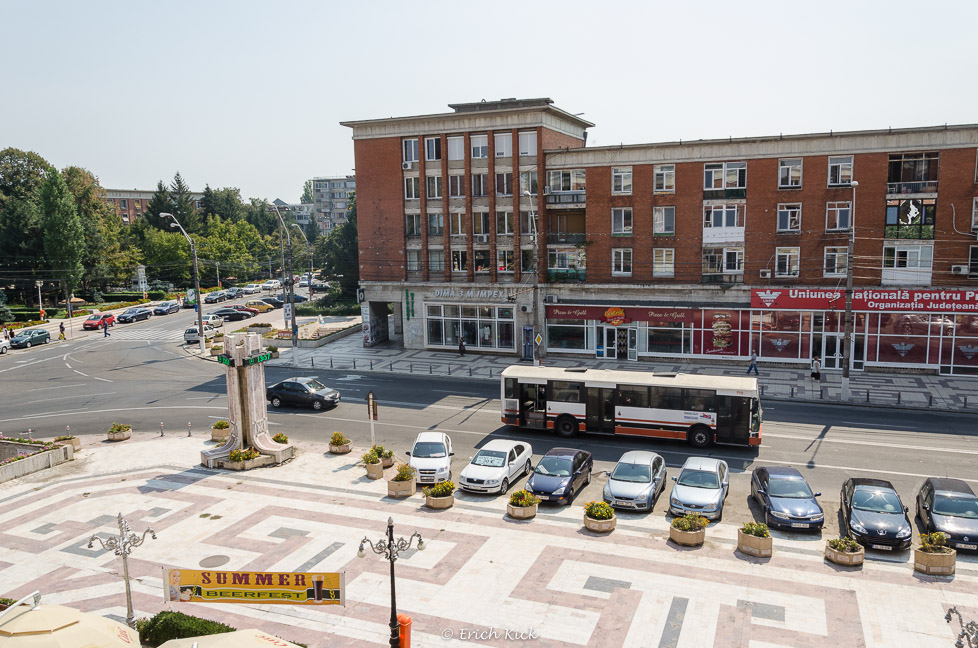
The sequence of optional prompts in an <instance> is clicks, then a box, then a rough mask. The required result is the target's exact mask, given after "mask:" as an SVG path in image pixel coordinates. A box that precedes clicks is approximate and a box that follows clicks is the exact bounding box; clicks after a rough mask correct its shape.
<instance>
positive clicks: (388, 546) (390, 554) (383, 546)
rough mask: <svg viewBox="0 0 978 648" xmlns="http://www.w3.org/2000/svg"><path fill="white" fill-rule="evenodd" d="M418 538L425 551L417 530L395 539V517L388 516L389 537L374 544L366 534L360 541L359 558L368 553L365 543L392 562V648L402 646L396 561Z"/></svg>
mask: <svg viewBox="0 0 978 648" xmlns="http://www.w3.org/2000/svg"><path fill="white" fill-rule="evenodd" d="M415 538H417V539H418V549H419V550H420V551H424V550H425V547H426V546H427V545H425V543H424V540H423V539H422V538H421V534H420V533H418V532H417V531H415V532H414V533H413V534H412V535H411V537H410V538H408V539H407V540H405V539H404V538H398V539H397V540H396V541H395V540H394V518H387V539H386V540H381V541H379V542H378V543H377V544H374V543H373V542H371V541H370V540H368V539H367V538H366V536H364V538H363V540H361V541H360V549H359V550H358V551H357V558H363V557H364V556H366V555H367V552H366V551H364V548H363V546H364V545H365V544H367V545H370V549H371V550H372V551H373V552H374V553H375V554H381V555H383V556H384V558H386V559H387V560H389V561H390V563H391V622H390V627H391V639H390V646H391V648H400V645H401V640H400V637H399V636H398V625H397V598H396V596H395V595H394V561H396V560H397V559H398V557H399V556H400V554H401V552H402V551H407V550H408V549H410V548H411V543H413V542H414V539H415Z"/></svg>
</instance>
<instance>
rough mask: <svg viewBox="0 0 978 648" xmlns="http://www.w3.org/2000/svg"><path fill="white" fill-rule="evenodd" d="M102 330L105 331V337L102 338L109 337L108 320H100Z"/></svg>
mask: <svg viewBox="0 0 978 648" xmlns="http://www.w3.org/2000/svg"><path fill="white" fill-rule="evenodd" d="M102 330H103V331H105V335H104V336H103V337H109V320H107V319H103V320H102Z"/></svg>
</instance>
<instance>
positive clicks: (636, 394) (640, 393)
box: [618, 387, 649, 407]
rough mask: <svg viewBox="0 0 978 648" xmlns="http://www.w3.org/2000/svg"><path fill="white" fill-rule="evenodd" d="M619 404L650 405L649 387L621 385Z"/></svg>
mask: <svg viewBox="0 0 978 648" xmlns="http://www.w3.org/2000/svg"><path fill="white" fill-rule="evenodd" d="M618 404H619V405H621V406H623V407H648V406H649V388H648V387H619V388H618Z"/></svg>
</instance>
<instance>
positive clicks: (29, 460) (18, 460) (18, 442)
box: [0, 437, 75, 482]
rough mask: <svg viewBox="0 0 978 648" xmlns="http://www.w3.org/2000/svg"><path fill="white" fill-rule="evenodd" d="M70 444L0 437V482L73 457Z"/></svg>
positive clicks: (73, 452)
mask: <svg viewBox="0 0 978 648" xmlns="http://www.w3.org/2000/svg"><path fill="white" fill-rule="evenodd" d="M74 456H75V451H74V448H73V447H72V446H71V444H61V443H53V442H50V441H37V440H34V439H11V438H5V437H0V482H4V481H7V480H10V479H16V478H17V477H22V476H23V475H27V474H30V473H33V472H37V471H38V470H44V469H45V468H50V467H53V466H56V465H58V464H60V463H64V462H65V461H70V460H72V459H74Z"/></svg>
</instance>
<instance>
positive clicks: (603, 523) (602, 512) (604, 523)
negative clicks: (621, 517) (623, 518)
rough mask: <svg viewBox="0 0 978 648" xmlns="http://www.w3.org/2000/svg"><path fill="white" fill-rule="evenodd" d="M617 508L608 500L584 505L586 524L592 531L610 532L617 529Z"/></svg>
mask: <svg viewBox="0 0 978 648" xmlns="http://www.w3.org/2000/svg"><path fill="white" fill-rule="evenodd" d="M617 520H618V518H616V517H615V509H613V508H611V506H609V505H608V503H607V502H588V503H587V504H585V505H584V526H585V527H587V528H588V530H590V531H597V532H598V533H608V532H609V531H614V530H615V523H616V522H617Z"/></svg>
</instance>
